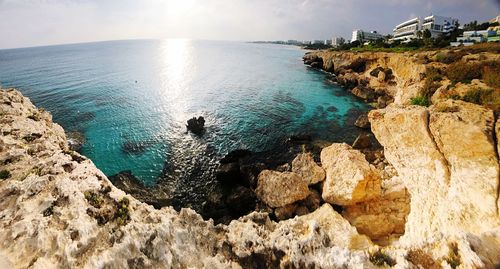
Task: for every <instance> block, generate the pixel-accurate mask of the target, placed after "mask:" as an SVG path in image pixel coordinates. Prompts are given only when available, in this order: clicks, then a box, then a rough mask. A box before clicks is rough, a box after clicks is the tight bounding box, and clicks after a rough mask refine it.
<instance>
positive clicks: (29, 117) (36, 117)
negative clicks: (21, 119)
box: [28, 114, 40, 121]
mask: <svg viewBox="0 0 500 269" xmlns="http://www.w3.org/2000/svg"><path fill="white" fill-rule="evenodd" d="M28 119H31V120H34V121H40V118H39V117H38V115H37V114H30V115H28Z"/></svg>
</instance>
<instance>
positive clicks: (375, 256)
mask: <svg viewBox="0 0 500 269" xmlns="http://www.w3.org/2000/svg"><path fill="white" fill-rule="evenodd" d="M369 259H370V262H371V263H373V264H374V265H376V266H384V265H388V266H394V265H396V261H394V259H392V258H391V257H390V256H389V255H387V254H385V253H384V252H383V251H381V250H377V251H376V252H374V253H371V254H370V257H369Z"/></svg>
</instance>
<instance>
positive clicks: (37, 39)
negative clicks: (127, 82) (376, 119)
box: [0, 0, 500, 49]
mask: <svg viewBox="0 0 500 269" xmlns="http://www.w3.org/2000/svg"><path fill="white" fill-rule="evenodd" d="M430 14H435V15H443V16H451V17H455V18H458V19H459V21H460V23H461V24H464V23H468V22H470V21H472V20H477V21H480V22H481V21H486V20H489V19H491V18H493V17H495V16H497V15H499V14H500V0H433V1H430V0H135V1H134V0H59V1H57V0H0V49H2V48H17V47H31V46H41V45H53V44H65V43H80V42H92V41H104V40H121V39H163V38H189V39H207V40H241V41H252V40H287V39H297V40H311V39H328V38H331V37H332V36H342V37H344V38H346V39H350V36H351V33H352V30H353V29H363V30H367V31H371V30H376V31H378V32H381V33H384V34H389V33H391V32H392V29H393V28H394V26H395V25H397V24H399V23H401V22H403V21H405V20H407V19H410V18H413V17H415V16H420V17H425V16H427V15H430Z"/></svg>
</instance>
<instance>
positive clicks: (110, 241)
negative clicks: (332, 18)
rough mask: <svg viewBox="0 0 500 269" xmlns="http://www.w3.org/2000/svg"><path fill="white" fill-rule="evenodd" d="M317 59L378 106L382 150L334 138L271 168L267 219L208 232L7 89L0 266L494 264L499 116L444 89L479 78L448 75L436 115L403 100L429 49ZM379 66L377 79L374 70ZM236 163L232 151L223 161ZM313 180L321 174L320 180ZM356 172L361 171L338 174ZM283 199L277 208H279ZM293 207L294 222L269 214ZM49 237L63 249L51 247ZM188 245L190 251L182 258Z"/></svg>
mask: <svg viewBox="0 0 500 269" xmlns="http://www.w3.org/2000/svg"><path fill="white" fill-rule="evenodd" d="M316 53H317V55H320V57H321V59H322V60H321V62H322V64H321V65H320V64H316V67H319V68H322V69H327V70H329V72H333V73H335V74H336V76H337V80H338V81H339V83H341V84H342V85H344V86H346V87H347V88H349V89H351V91H353V93H354V94H356V95H357V96H359V97H360V98H362V99H363V100H366V101H367V102H373V101H375V100H376V101H377V107H378V109H376V110H372V111H370V113H369V116H368V118H369V121H370V123H371V130H372V132H373V135H374V136H375V137H376V139H377V140H378V142H380V144H381V145H382V146H383V147H384V151H383V155H381V156H380V155H379V156H374V157H376V158H373V159H372V158H371V157H370V153H368V152H363V150H357V149H353V148H352V147H351V146H349V145H346V144H341V143H334V144H332V145H329V146H328V147H326V148H325V149H321V152H320V160H319V161H320V162H319V163H320V165H319V164H318V161H317V160H316V161H314V160H313V161H310V160H308V159H307V157H306V156H303V155H301V156H302V157H301V158H300V159H299V160H297V161H295V159H294V160H293V161H292V167H284V168H276V169H277V170H278V171H271V172H266V173H267V174H269V175H270V176H265V175H262V173H258V178H257V179H255V178H254V180H256V182H255V183H256V184H257V190H256V193H257V196H258V197H259V199H260V200H261V201H263V202H264V203H267V204H268V207H270V208H271V210H274V213H272V212H270V211H269V209H264V210H261V211H260V212H252V213H250V214H248V215H246V216H243V217H241V218H239V219H236V220H233V221H231V222H230V223H229V224H228V225H224V224H219V225H217V226H214V224H213V221H211V220H209V221H204V220H203V219H202V218H201V216H200V215H198V214H197V213H196V212H194V211H192V210H190V209H181V210H180V212H177V211H175V210H174V209H172V208H171V207H164V208H162V209H160V210H157V209H154V208H153V207H152V206H148V205H146V204H144V203H141V202H139V201H138V200H136V199H135V198H133V197H132V196H130V195H126V194H125V193H124V192H123V191H122V190H119V189H117V188H116V187H115V186H114V185H113V184H111V182H110V181H109V180H108V178H107V177H106V176H105V175H104V174H102V172H100V171H99V170H98V169H97V168H95V166H94V165H93V163H92V162H91V161H90V160H88V159H86V158H85V157H83V156H81V155H79V154H77V153H74V152H72V151H69V150H68V146H67V141H66V136H65V134H64V130H62V128H61V127H60V126H59V125H57V124H54V123H52V120H51V116H50V114H49V113H47V112H44V111H39V110H37V109H36V108H35V107H34V106H33V105H32V104H31V102H30V101H29V99H27V98H25V97H23V96H22V95H21V94H20V93H19V92H17V91H15V90H10V91H4V90H2V92H1V94H2V96H1V97H2V104H1V108H2V121H1V127H2V132H3V135H4V136H3V138H2V149H3V151H4V153H3V155H2V162H3V165H2V168H1V169H5V170H8V171H9V173H10V175H9V177H7V178H5V179H3V180H2V181H1V182H0V193H1V194H2V196H3V197H6V199H4V200H3V201H2V202H1V207H0V208H3V209H2V210H1V211H0V213H1V215H2V216H3V217H2V218H0V227H1V228H2V229H1V232H0V239H1V240H0V241H2V242H4V243H3V244H0V261H2V260H9V263H11V265H12V266H13V267H16V268H17V267H23V266H27V265H29V264H31V265H33V266H35V267H37V266H38V267H50V266H49V265H50V264H52V265H54V264H58V265H60V266H65V265H67V266H71V267H85V266H88V267H99V266H111V267H113V266H115V267H126V266H130V265H131V264H135V265H137V266H140V267H141V266H142V267H145V266H152V267H169V266H193V267H212V268H217V267H226V268H230V267H238V266H243V267H251V268H259V267H262V266H265V267H284V266H301V265H302V266H308V265H309V266H318V267H322V268H335V267H341V266H345V267H357V266H359V267H367V268H372V267H374V266H375V264H377V261H378V260H377V259H380V260H382V264H384V263H386V264H387V265H396V266H399V267H401V268H406V267H412V266H416V265H422V266H426V265H429V264H431V265H435V266H438V265H441V266H447V265H449V264H452V263H453V264H456V263H458V264H459V265H460V266H461V267H462V268H476V267H494V266H496V265H498V263H500V256H499V253H500V249H499V247H500V229H499V227H500V226H499V225H500V217H499V216H500V211H499V207H500V200H499V199H498V191H499V189H500V187H499V182H498V175H499V167H498V148H500V146H499V145H498V142H497V140H496V139H495V137H498V135H499V132H500V123H499V120H498V119H497V117H496V115H495V113H494V111H493V110H491V109H488V108H485V107H484V106H481V105H478V104H472V103H470V102H465V101H461V100H454V99H452V98H446V96H447V95H446V94H449V93H448V92H446V94H445V93H444V90H447V91H450V90H453V91H457V92H458V94H463V95H465V94H466V93H467V92H468V91H470V90H471V87H473V86H474V85H482V84H481V83H483V82H482V81H480V80H478V81H472V82H471V84H464V83H457V84H455V86H454V88H447V86H445V85H446V80H447V78H443V79H442V80H441V83H442V84H444V85H442V86H440V87H438V88H437V90H436V91H435V92H434V93H433V95H432V96H431V97H430V100H431V101H432V104H431V106H430V107H425V106H417V105H411V102H413V101H412V98H415V97H417V96H419V94H421V90H422V88H423V86H424V85H425V76H424V77H422V75H421V74H425V73H426V67H427V66H434V67H435V66H439V65H438V64H436V63H435V62H433V61H430V62H429V63H419V62H418V59H419V57H424V56H426V57H427V58H428V59H432V57H434V58H435V57H436V55H437V53H435V52H429V53H421V54H419V53H417V54H413V55H408V54H401V55H399V56H398V55H395V54H388V53H336V52H324V51H319V52H316ZM468 55H473V56H474V54H468ZM481 55H483V56H484V57H477V56H474V57H473V56H466V55H464V56H462V57H466V58H464V59H469V60H468V61H473V62H474V61H476V62H481V61H487V60H488V59H490V57H498V56H496V55H493V56H492V55H490V54H488V53H487V52H486V53H482V54H481ZM315 59H317V58H315ZM359 59H364V60H365V61H364V63H363V64H360V61H359ZM460 60H462V59H460ZM314 62H316V63H318V62H319V61H317V60H316V61H314ZM353 63H356V64H353ZM330 64H331V66H329V65H330ZM361 66H363V68H361ZM379 67H380V68H381V69H379V72H378V73H377V76H374V75H373V74H371V73H372V71H373V70H374V69H376V68H379ZM441 67H446V66H444V65H443V66H441ZM387 69H391V74H392V76H393V77H392V78H391V77H390V76H386V75H387V73H389V72H387V73H386V72H385V70H387ZM356 70H357V71H356ZM382 74H383V75H382ZM360 85H361V86H360ZM485 85H486V84H485ZM441 87H442V88H441ZM354 89H357V90H354ZM382 89H383V90H382ZM380 98H382V101H383V102H382V101H380V102H379V99H380ZM33 115H37V117H36V118H37V119H38V120H34V119H33V118H34V117H33ZM458 137H461V138H462V137H463V139H457V138H458ZM229 159H231V158H229ZM234 159H236V160H237V161H234ZM370 159H372V161H369V160H370ZM236 162H239V157H238V156H236V157H235V158H233V159H232V160H228V161H227V162H226V164H234V163H236ZM296 167H303V168H304V169H302V168H301V169H296ZM239 169H241V167H239ZM280 169H281V170H280ZM293 169H296V170H293ZM311 171H316V172H314V173H312V175H311ZM321 171H324V172H323V173H324V177H325V178H323V179H322V180H320V181H317V179H318V178H321V177H322V176H320V174H321ZM353 172H356V174H359V175H361V176H360V177H356V178H353V177H352V176H345V175H352V174H353ZM293 174H299V175H300V177H295V176H294V175H293ZM285 177H286V178H289V180H297V181H296V182H297V185H301V186H303V183H301V182H303V181H302V179H301V178H310V179H311V180H310V181H308V182H309V183H307V184H306V185H305V186H304V187H302V189H301V190H293V191H294V196H293V197H291V196H292V195H291V194H290V193H291V192H290V191H291V190H290V189H288V188H289V187H290V186H288V185H286V184H285V185H283V184H280V182H281V180H282V178H285ZM333 179H335V180H333ZM273 184H277V185H273ZM339 184H340V185H339ZM269 189H270V190H272V191H268V190H269ZM305 192H307V193H305ZM309 192H311V193H314V192H319V196H320V198H319V199H320V202H319V204H315V205H314V206H313V207H311V208H309V209H307V210H308V211H310V212H306V213H305V214H302V213H301V212H299V208H302V207H303V206H305V205H304V204H302V203H303V202H304V201H309V197H311V194H310V193H309ZM287 193H288V194H289V195H286V194H287ZM304 193H305V194H304ZM277 194H280V195H281V194H283V195H285V196H279V197H275V195H277ZM304 195H305V196H304ZM124 197H126V199H125V198H124ZM277 198H279V199H277ZM305 198H307V199H305ZM286 199H289V200H287V202H286V203H285V204H284V205H283V203H282V202H276V201H285V200H286ZM311 199H312V198H311ZM321 200H323V201H321ZM234 201H235V202H238V201H239V200H238V197H236V199H235V200H234ZM290 201H292V202H290ZM311 204H314V202H313V203H311ZM339 206H340V207H339ZM314 207H316V208H315V209H312V208H314ZM290 208H293V210H291V211H292V213H291V215H290V216H289V217H290V218H289V219H287V220H282V221H278V220H276V219H274V218H271V216H272V214H275V215H276V210H278V211H280V212H282V211H286V210H288V211H290ZM334 208H335V210H334ZM49 209H50V210H49ZM288 211H287V212H288ZM337 211H339V212H337ZM287 212H285V215H286V214H288V213H287ZM14 227H16V228H15V230H14ZM178 238H182V240H178ZM47 239H48V240H53V242H57V243H56V244H55V245H54V244H45V243H44V242H45V241H46V240H47ZM33 247H35V249H38V250H40V251H39V252H33V251H31V250H32V249H33ZM186 249H189V250H190V252H191V253H197V255H185V254H186ZM2 255H3V259H2V258H1V256H2ZM55 257H57V258H55ZM325 257H330V258H325ZM377 257H378V258H377ZM419 262H422V263H419Z"/></svg>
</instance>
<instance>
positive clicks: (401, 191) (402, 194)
mask: <svg viewBox="0 0 500 269" xmlns="http://www.w3.org/2000/svg"><path fill="white" fill-rule="evenodd" d="M409 213H410V196H409V193H408V191H407V190H406V188H405V187H404V185H403V183H402V181H401V179H399V178H398V177H395V178H392V179H391V180H385V181H383V182H382V195H381V196H380V198H377V199H372V200H369V201H366V202H360V203H356V204H354V205H349V206H346V207H344V211H343V212H342V216H343V217H344V218H346V219H347V220H349V222H350V223H351V224H352V225H353V226H354V227H356V229H357V230H358V232H359V233H361V234H364V235H367V236H368V237H370V239H372V240H374V242H376V243H377V244H379V245H388V244H389V243H390V242H391V240H392V239H396V238H398V237H399V236H401V235H403V234H404V232H405V224H406V219H407V216H408V214H409Z"/></svg>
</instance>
